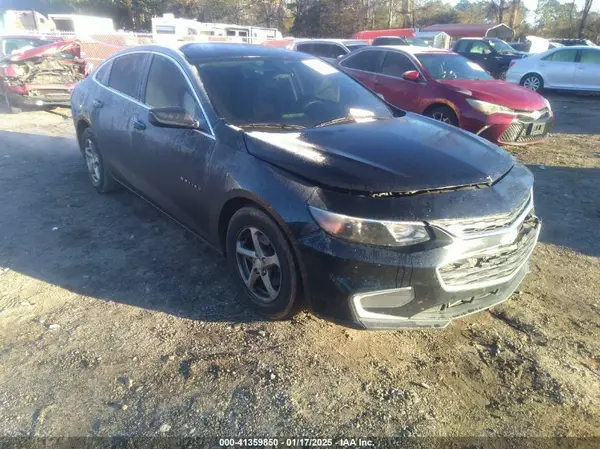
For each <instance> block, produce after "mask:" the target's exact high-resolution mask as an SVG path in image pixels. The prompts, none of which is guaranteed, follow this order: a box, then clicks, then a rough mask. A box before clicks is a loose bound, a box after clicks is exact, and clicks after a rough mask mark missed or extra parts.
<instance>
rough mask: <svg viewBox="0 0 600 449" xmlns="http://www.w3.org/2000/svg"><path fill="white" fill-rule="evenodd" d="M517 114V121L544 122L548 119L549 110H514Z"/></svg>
mask: <svg viewBox="0 0 600 449" xmlns="http://www.w3.org/2000/svg"><path fill="white" fill-rule="evenodd" d="M515 113H516V114H517V120H520V121H522V122H527V123H531V122H537V121H538V120H545V119H547V118H549V117H550V109H548V108H544V109H540V110H539V111H518V110H515Z"/></svg>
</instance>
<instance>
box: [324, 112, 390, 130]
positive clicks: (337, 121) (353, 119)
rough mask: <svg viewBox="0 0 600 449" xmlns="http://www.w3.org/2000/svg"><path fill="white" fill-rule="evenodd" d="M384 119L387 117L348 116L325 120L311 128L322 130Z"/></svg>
mask: <svg viewBox="0 0 600 449" xmlns="http://www.w3.org/2000/svg"><path fill="white" fill-rule="evenodd" d="M386 118H387V117H375V116H372V117H371V116H369V117H352V116H349V115H348V116H346V117H338V118H334V119H332V120H326V121H324V122H321V123H317V124H316V125H315V126H313V128H322V127H323V126H331V125H338V124H340V123H354V122H360V121H371V120H386Z"/></svg>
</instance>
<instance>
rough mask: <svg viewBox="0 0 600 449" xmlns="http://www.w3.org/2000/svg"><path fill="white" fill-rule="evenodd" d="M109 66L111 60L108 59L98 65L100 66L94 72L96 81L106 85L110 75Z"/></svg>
mask: <svg viewBox="0 0 600 449" xmlns="http://www.w3.org/2000/svg"><path fill="white" fill-rule="evenodd" d="M111 66H112V61H108V62H107V63H106V64H102V66H100V68H98V71H97V72H96V81H98V82H99V83H100V84H104V85H105V86H106V85H107V83H108V77H109V75H110V67H111Z"/></svg>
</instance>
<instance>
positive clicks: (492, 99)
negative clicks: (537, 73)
mask: <svg viewBox="0 0 600 449" xmlns="http://www.w3.org/2000/svg"><path fill="white" fill-rule="evenodd" d="M440 82H441V83H442V84H445V85H448V86H453V87H455V88H459V89H461V90H468V91H469V92H471V94H472V95H471V98H474V99H475V100H481V101H487V102H488V103H494V104H499V105H501V106H506V107H507V108H511V109H516V110H519V111H537V110H540V109H543V108H545V107H546V106H547V105H546V101H545V100H544V98H543V97H542V96H541V95H540V94H538V93H536V92H533V91H532V90H529V89H525V88H524V87H522V86H519V85H518V84H512V83H507V82H505V81H500V80H445V81H440Z"/></svg>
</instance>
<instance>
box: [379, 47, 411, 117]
mask: <svg viewBox="0 0 600 449" xmlns="http://www.w3.org/2000/svg"><path fill="white" fill-rule="evenodd" d="M384 53H385V56H384V58H383V63H382V64H381V70H380V73H379V74H377V75H376V77H375V83H374V84H375V86H374V90H375V92H377V93H378V94H379V95H380V96H382V97H383V98H384V99H385V100H386V101H387V102H389V103H391V104H393V105H394V106H398V107H399V108H402V109H406V110H409V111H410V110H413V108H414V107H415V106H416V105H417V103H418V100H419V97H420V95H421V89H422V87H423V84H421V83H418V82H415V81H407V80H404V79H402V74H403V73H405V72H408V71H411V70H416V71H418V70H417V67H416V66H415V64H414V63H413V62H412V61H411V60H410V58H409V57H408V56H407V55H405V54H404V53H401V52H398V51H391V50H387V51H385V52H384Z"/></svg>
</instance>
